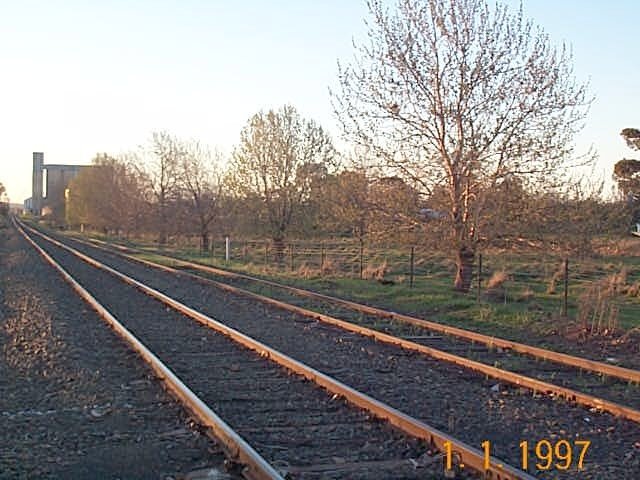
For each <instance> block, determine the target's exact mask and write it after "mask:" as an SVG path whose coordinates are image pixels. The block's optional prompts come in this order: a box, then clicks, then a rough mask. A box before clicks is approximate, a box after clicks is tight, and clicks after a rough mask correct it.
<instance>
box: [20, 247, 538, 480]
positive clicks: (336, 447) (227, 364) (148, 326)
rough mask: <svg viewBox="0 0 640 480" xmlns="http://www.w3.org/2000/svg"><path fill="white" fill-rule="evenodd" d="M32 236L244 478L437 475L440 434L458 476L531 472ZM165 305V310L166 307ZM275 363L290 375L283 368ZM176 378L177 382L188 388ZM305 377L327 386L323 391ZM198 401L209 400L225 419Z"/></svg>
mask: <svg viewBox="0 0 640 480" xmlns="http://www.w3.org/2000/svg"><path fill="white" fill-rule="evenodd" d="M30 241H31V242H33V239H30ZM33 244H34V246H35V247H36V248H37V249H38V250H39V251H40V252H41V254H42V255H43V256H44V257H45V258H46V259H47V260H48V261H49V262H50V263H52V264H53V265H64V267H62V266H58V267H57V268H58V269H59V271H60V273H61V274H62V275H63V277H65V280H67V281H68V282H69V283H71V284H72V285H73V286H74V289H75V290H76V291H77V292H79V293H80V294H81V295H82V296H83V298H85V300H87V301H88V302H90V303H91V305H92V306H93V307H94V308H95V309H96V310H97V311H98V312H99V313H100V314H101V315H102V316H103V318H105V319H106V320H107V321H108V322H109V323H110V324H111V325H112V326H113V327H114V329H116V331H117V332H118V333H119V334H120V335H121V336H122V337H123V338H125V339H126V340H127V341H128V342H129V343H130V344H131V345H132V346H133V347H134V348H135V349H136V350H137V351H138V353H140V355H141V356H142V357H143V358H145V359H146V360H147V361H148V362H150V364H151V365H152V368H153V369H154V370H155V371H156V374H157V375H158V376H160V377H161V378H163V379H164V380H165V382H168V383H169V385H170V389H171V391H172V392H173V393H174V395H175V396H177V397H178V398H179V399H180V400H182V401H183V402H184V403H185V404H186V405H187V406H188V408H189V409H190V410H191V411H193V412H194V413H195V414H196V415H197V416H198V418H199V419H200V421H201V422H202V423H203V424H204V425H206V426H207V427H209V428H211V429H213V431H214V432H215V436H216V438H218V439H219V440H220V439H221V440H222V442H223V443H224V444H225V445H226V448H227V452H228V453H229V455H230V456H231V457H232V458H233V459H234V460H235V461H237V462H239V463H241V464H242V465H243V466H244V468H245V471H244V472H243V473H244V474H245V475H246V476H247V477H248V478H277V479H281V478H354V479H355V478H362V479H367V478H389V479H393V478H398V479H401V478H403V479H404V478H407V479H409V478H441V476H442V471H443V466H442V465H443V461H444V462H445V463H446V462H447V460H443V457H442V455H439V454H437V453H436V446H440V448H442V443H443V442H450V443H449V447H448V448H450V449H451V452H452V453H451V454H450V455H451V459H450V460H448V461H449V462H451V463H452V465H451V467H452V468H451V470H450V471H451V472H453V471H454V470H453V468H460V462H466V466H467V470H466V471H462V472H461V473H460V474H459V476H460V478H480V472H478V471H476V473H475V475H474V474H473V473H472V471H473V468H474V466H475V468H476V470H483V472H482V475H483V476H486V478H496V479H508V478H514V479H516V478H522V479H530V478H533V477H531V476H529V475H527V474H526V473H524V472H519V471H518V470H517V469H514V468H512V467H509V466H507V465H500V466H498V462H500V461H499V460H498V459H496V458H491V459H489V458H488V457H487V458H486V459H485V456H484V455H483V454H482V453H480V452H479V451H474V449H473V448H469V447H467V446H465V445H464V444H463V443H462V442H459V441H457V440H455V439H453V438H452V437H450V436H448V435H445V434H442V433H441V432H438V431H437V430H434V429H429V428H428V427H427V426H426V425H424V424H423V423H422V422H419V421H417V420H415V419H412V418H410V417H408V416H406V415H402V414H400V413H399V412H396V411H394V410H393V409H391V408H388V407H386V406H384V405H383V404H381V403H380V402H377V401H375V400H373V399H371V398H368V397H367V396H365V395H362V394H359V393H358V392H355V391H353V390H352V389H350V388H349V387H347V386H345V385H342V384H340V383H339V382H336V381H335V380H333V379H331V378H330V377H328V376H326V375H323V374H321V373H319V372H316V371H314V370H312V369H309V368H308V367H306V366H304V365H302V364H300V363H299V362H296V361H295V360H293V359H289V358H287V357H286V356H284V355H282V354H280V353H278V352H277V351H275V350H273V349H270V348H269V347H267V346H265V345H262V344H260V343H259V342H255V341H253V340H251V339H249V338H248V337H245V336H243V335H241V334H239V333H238V332H234V331H233V330H232V329H229V328H227V327H224V326H222V325H217V327H218V328H216V329H213V328H203V327H202V326H201V325H198V324H196V323H194V322H192V321H190V320H191V319H188V320H187V321H185V318H183V317H184V315H185V313H187V312H189V309H188V308H186V307H184V306H182V307H180V306H179V305H178V303H177V302H175V301H174V302H171V301H169V302H165V303H164V304H163V303H162V302H158V301H157V300H158V298H151V297H150V296H149V294H151V293H152V290H150V289H149V290H147V291H146V292H145V293H147V295H144V293H141V292H140V290H139V288H140V287H141V285H137V286H133V285H131V284H128V283H123V282H122V281H120V280H122V279H120V280H118V279H116V278H115V277H114V276H112V275H109V274H108V273H106V272H104V271H102V272H100V274H99V275H97V274H96V271H95V268H94V267H91V266H88V265H86V264H82V263H81V262H79V260H78V259H77V258H74V257H73V256H72V255H71V254H69V253H68V252H65V251H64V250H58V251H57V252H55V253H54V252H51V253H54V255H55V257H56V258H57V260H54V259H53V257H52V256H51V255H50V254H49V253H47V252H46V251H45V250H44V249H42V247H40V246H37V244H36V243H35V242H33ZM45 248H46V249H47V250H50V249H52V247H51V246H47V247H45ZM65 267H66V268H65ZM67 270H73V271H74V272H75V273H74V276H77V277H78V278H80V279H81V281H82V283H83V284H87V285H89V288H91V289H92V290H96V292H94V295H92V294H90V293H89V292H88V290H87V289H85V288H84V287H82V286H81V285H80V284H79V283H78V282H77V280H75V279H74V278H73V277H71V275H70V274H69V273H68V272H67ZM98 277H100V278H98ZM97 298H100V301H99V302H98V300H97ZM159 298H162V295H160V296H159ZM165 300H168V299H166V298H165ZM103 304H104V305H108V308H107V307H106V306H104V305H103ZM167 304H168V305H171V306H172V307H173V309H167V308H166V305H167ZM132 309H134V310H135V312H136V314H134V315H133V314H132V312H131V310H132ZM189 317H192V318H197V319H198V320H200V321H201V322H204V323H206V324H207V325H208V326H209V327H212V326H214V325H213V324H214V323H216V322H215V321H214V320H212V319H209V318H207V317H206V316H203V315H201V314H197V312H193V311H191V313H190V315H189ZM116 318H120V319H126V321H124V322H119V321H118V320H116ZM125 323H126V326H125V325H124V324H125ZM142 339H143V340H144V344H143V341H142ZM239 342H240V343H239ZM145 345H147V346H148V347H147V346H145ZM152 350H153V352H155V353H152ZM252 350H254V351H252ZM160 358H164V359H165V361H164V362H162V361H160ZM166 359H169V360H168V361H167V360H166ZM274 359H277V360H278V364H276V363H275V362H274V361H273V360H274ZM167 365H170V367H171V369H170V368H169V366H167ZM282 365H287V367H288V368H289V370H292V371H294V372H295V373H298V374H299V375H291V371H287V370H286V369H285V368H283V366H282ZM174 372H175V373H174ZM203 372H204V373H205V374H204V375H203ZM180 378H182V379H186V380H187V382H188V383H189V385H191V387H192V388H191V391H189V389H187V388H186V386H185V384H184V383H182V381H181V380H180ZM305 378H306V379H314V380H315V381H316V382H317V383H318V384H320V385H323V386H324V387H328V388H329V390H330V392H332V393H333V395H332V394H330V393H328V392H327V391H326V390H323V389H321V388H319V387H318V385H313V384H312V383H310V382H307V381H305ZM193 392H198V394H197V395H196V394H195V393H193ZM342 395H344V396H345V397H347V398H349V401H347V400H345V399H344V398H343V397H342ZM358 397H359V399H358V402H359V403H360V404H362V403H368V404H369V408H368V409H362V408H355V407H354V405H353V404H351V403H353V401H354V399H356V398H358ZM205 401H206V403H205ZM350 402H351V403H350ZM207 405H212V406H214V407H215V409H216V411H218V412H220V415H221V416H223V417H224V418H225V419H227V422H228V423H225V422H223V421H222V420H221V418H220V417H218V416H217V415H216V414H215V413H213V411H212V410H211V409H210V408H209V407H208V406H207ZM360 406H362V405H360ZM367 410H369V411H367ZM379 417H384V418H388V419H389V420H390V421H391V423H396V422H398V423H400V426H401V427H402V430H410V431H411V432H412V433H413V435H409V434H408V433H407V432H405V431H402V430H401V429H400V428H398V427H396V428H393V427H392V426H390V424H389V423H388V422H384V421H380V418H379ZM228 424H231V425H233V430H232V429H231V427H229V425H228ZM241 436H242V437H246V438H247V439H248V440H249V442H250V443H251V444H252V445H254V446H255V448H252V447H250V446H249V444H248V443H247V442H246V441H245V440H243V438H242V437H241ZM426 440H428V442H427V441H426ZM258 452H259V453H258ZM265 457H266V458H268V462H267V461H266V460H264V458H265ZM485 461H492V462H494V465H493V466H490V468H489V469H487V470H486V471H484V469H483V468H480V469H479V468H477V467H478V466H479V465H483V464H484V462H485ZM455 464H457V466H454V465H455ZM463 468H464V467H463Z"/></svg>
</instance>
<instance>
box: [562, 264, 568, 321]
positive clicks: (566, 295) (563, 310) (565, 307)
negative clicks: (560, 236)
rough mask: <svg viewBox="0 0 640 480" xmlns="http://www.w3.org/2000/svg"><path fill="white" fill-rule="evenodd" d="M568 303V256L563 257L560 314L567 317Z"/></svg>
mask: <svg viewBox="0 0 640 480" xmlns="http://www.w3.org/2000/svg"><path fill="white" fill-rule="evenodd" d="M568 304H569V257H566V258H565V259H564V301H563V302H562V316H563V317H565V318H567V307H568Z"/></svg>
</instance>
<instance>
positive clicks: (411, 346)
mask: <svg viewBox="0 0 640 480" xmlns="http://www.w3.org/2000/svg"><path fill="white" fill-rule="evenodd" d="M53 241H54V242H55V240H53ZM61 245H62V244H61ZM97 248H99V247H97ZM81 255H82V254H81ZM124 256H125V257H126V258H128V259H130V260H132V261H135V262H138V263H141V264H143V265H147V266H150V267H152V268H157V269H160V270H165V271H168V272H170V273H174V274H180V275H185V276H189V277H192V278H195V279H197V280H199V281H203V282H207V283H210V284H212V285H215V286H216V287H217V288H220V289H222V290H225V291H227V292H230V293H234V294H237V295H242V296H245V297H248V298H252V299H254V300H257V301H260V302H262V303H266V304H269V305H273V306H275V307H277V308H280V309H284V310H287V311H290V312H293V313H297V314H299V315H303V316H305V317H308V318H314V319H316V320H319V321H322V322H325V323H329V324H332V325H335V326H338V327H339V328H342V329H344V330H347V331H351V332H354V333H357V334H360V335H364V336H368V337H371V338H375V339H376V340H379V341H382V342H385V343H389V344H392V345H397V346H400V347H402V348H405V349H407V350H412V351H416V352H419V353H422V354H425V355H429V356H431V357H432V358H435V359H438V360H443V361H446V362H449V363H453V364H455V365H459V366H461V367H464V368H468V369H471V370H474V371H476V372H480V373H482V374H484V375H487V376H490V377H492V378H495V379H498V380H501V381H504V382H507V383H510V384H512V385H516V386H519V387H524V388H529V389H531V390H533V391H534V392H540V393H545V394H554V395H557V396H559V397H562V398H565V399H566V400H568V401H570V402H575V403H578V404H580V405H584V406H587V407H595V408H598V409H600V410H603V411H606V412H609V413H612V414H613V415H616V416H619V417H622V418H626V419H629V420H632V421H634V422H638V423H640V410H636V409H634V408H631V407H627V406H625V405H621V404H619V403H616V402H612V401H610V400H605V399H603V398H600V397H596V396H594V395H589V394H587V393H583V392H579V391H577V390H573V389H570V388H566V387H562V386H560V385H555V384H553V383H548V382H544V381H542V380H538V379H535V378H532V377H528V376H526V375H522V374H519V373H514V372H511V371H508V370H503V369H500V368H497V367H493V366H490V365H487V364H484V363H481V362H476V361H474V360H470V359H468V358H465V357H461V356H458V355H455V354H452V353H448V352H444V351H442V350H439V349H436V348H433V347H428V346H426V345H421V344H418V343H415V342H411V341H409V340H405V339H402V338H398V337H395V336H393V335H389V334H386V333H383V332H380V331H377V330H373V329H370V328H367V327H361V326H359V325H356V324H353V323H351V322H347V321H345V320H340V319H337V318H335V317H331V316H329V315H325V314H322V313H318V312H314V311H311V310H307V309H304V308H302V307H297V306H295V305H291V304H288V303H285V302H282V301H280V300H276V299H274V298H270V297H266V296H263V295H260V294H257V293H253V292H250V291H247V290H244V289H241V288H238V287H234V286H231V285H228V284H226V283H222V282H218V281H216V280H212V279H208V278H203V277H200V276H198V275H195V274H193V273H190V272H184V271H181V270H176V269H175V268H172V267H169V266H166V265H161V264H157V263H154V262H150V261H148V260H143V259H140V258H136V257H132V256H130V255H124ZM175 261H176V262H177V263H178V264H189V263H190V262H185V261H183V260H179V259H175ZM208 268H209V267H205V269H208ZM276 285H277V284H276ZM291 288H293V287H291ZM310 293H312V292H310ZM367 308H369V307H367ZM576 358H577V357H576ZM634 372H635V371H634Z"/></svg>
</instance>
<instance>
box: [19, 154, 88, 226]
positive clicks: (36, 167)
mask: <svg viewBox="0 0 640 480" xmlns="http://www.w3.org/2000/svg"><path fill="white" fill-rule="evenodd" d="M85 168H91V167H90V166H89V165H58V164H50V165H45V163H44V153H42V152H33V176H32V184H31V198H27V199H26V200H25V201H24V209H25V211H27V212H29V213H31V214H32V215H34V216H37V217H47V218H49V219H51V220H52V221H54V222H57V223H63V222H64V218H65V192H66V190H67V188H68V187H69V182H70V181H71V180H73V179H74V178H75V177H76V176H77V175H78V173H80V172H81V171H82V170H83V169H85Z"/></svg>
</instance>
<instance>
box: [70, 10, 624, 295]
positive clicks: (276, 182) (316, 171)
mask: <svg viewBox="0 0 640 480" xmlns="http://www.w3.org/2000/svg"><path fill="white" fill-rule="evenodd" d="M368 6H369V10H370V11H369V14H370V18H369V21H368V22H367V25H368V28H369V32H368V36H367V38H368V40H367V42H366V43H365V44H362V45H360V46H356V53H355V60H354V61H353V62H352V63H350V64H347V65H341V66H340V68H339V81H340V88H339V89H338V91H335V92H332V94H331V96H332V101H333V105H334V109H335V112H336V115H337V117H338V118H339V120H340V123H341V125H342V127H343V131H344V136H345V139H347V140H348V141H349V144H350V145H352V147H351V148H352V150H351V151H350V152H348V153H344V152H343V153H342V154H338V152H336V149H335V148H334V145H333V143H332V141H331V139H330V138H329V136H328V135H327V133H326V132H325V131H324V130H323V129H322V128H321V127H320V126H319V125H317V124H316V123H315V122H314V121H312V120H309V119H304V118H302V117H301V116H300V115H299V113H298V112H297V111H296V110H295V108H293V107H292V106H285V107H283V108H281V109H279V110H277V111H276V110H269V111H261V112H259V113H257V114H255V115H254V116H252V117H251V118H250V119H249V121H248V123H247V124H246V126H245V127H244V128H243V130H242V132H241V134H240V141H239V144H238V145H237V147H236V148H235V149H234V151H233V154H232V156H231V158H229V159H223V158H222V156H221V155H220V154H219V153H218V152H216V151H211V150H209V149H207V148H206V147H204V146H203V145H202V144H200V143H198V142H196V141H184V140H181V139H178V138H176V137H174V136H172V135H170V134H168V133H166V132H160V133H155V134H154V135H153V137H152V139H151V142H150V144H149V145H148V146H147V147H146V148H145V149H142V150H140V151H138V152H135V153H132V154H130V155H128V156H126V157H123V158H113V157H111V156H108V155H101V156H99V157H97V158H96V160H95V162H94V163H95V165H96V168H94V169H89V170H86V171H85V172H83V173H82V174H81V175H80V176H79V177H78V178H77V179H76V180H75V181H74V182H73V185H72V186H71V190H70V192H71V194H70V199H69V209H68V220H69V222H70V223H73V224H78V223H84V224H91V225H92V226H94V227H97V228H104V229H110V230H116V231H119V232H124V233H131V232H136V231H137V232H155V233H156V234H157V235H158V240H159V241H160V242H161V243H164V242H166V241H167V238H168V236H169V235H175V234H179V233H184V232H194V231H195V232H197V233H198V234H199V235H200V236H201V238H202V245H203V247H205V248H207V247H208V244H209V238H210V234H211V232H217V233H232V232H233V233H234V234H242V235H252V236H258V235H269V236H270V237H271V238H272V239H273V242H274V244H275V246H276V251H277V252H280V253H281V252H282V248H283V245H284V240H285V238H286V237H287V236H289V235H292V234H295V235H298V236H301V235H305V236H309V235H312V236H319V235H329V234H333V235H355V236H356V237H358V238H359V239H361V240H363V239H364V238H365V237H369V236H372V235H385V234H387V235H388V234H390V233H393V235H395V236H396V237H397V238H398V239H401V238H403V239H406V240H408V241H418V240H419V241H422V242H430V243H434V244H435V243H438V244H440V245H445V246H446V247H447V248H448V250H449V251H450V252H451V253H452V254H453V257H454V258H455V261H456V264H457V274H456V278H455V287H456V288H457V289H459V290H463V291H465V290H468V288H469V286H470V282H471V277H472V266H473V259H474V256H475V254H476V252H477V249H478V248H479V247H480V246H481V245H482V244H483V243H487V242H496V241H505V239H507V238H515V237H523V236H525V237H528V238H531V237H545V238H546V237H547V236H548V232H554V234H559V233H561V232H562V233H564V234H566V237H567V238H570V239H573V240H575V239H576V238H578V239H579V240H583V239H584V238H586V236H587V233H589V232H592V231H593V232H595V231H602V230H603V229H605V228H607V229H610V228H611V221H612V220H611V218H613V217H612V216H610V215H608V213H607V214H605V213H603V212H609V210H611V209H613V210H614V211H616V212H620V211H621V210H620V208H619V206H612V207H610V208H609V207H607V208H604V204H603V202H602V201H601V200H600V199H599V196H598V186H597V185H596V186H590V187H589V188H586V190H585V184H584V182H580V181H576V180H571V179H575V174H572V173H571V171H572V169H573V168H574V167H577V166H584V165H586V164H588V163H589V162H590V161H592V159H593V158H592V156H591V155H587V156H583V157H581V158H578V159H577V160H576V155H575V153H574V151H573V144H572V139H573V136H574V134H575V133H576V132H577V131H578V129H579V128H580V126H581V123H582V121H583V120H584V118H585V115H586V113H587V110H588V107H589V105H590V103H591V97H590V96H589V94H588V91H587V86H586V84H584V83H580V82H578V81H577V80H576V79H575V78H574V76H573V71H572V58H571V54H570V50H569V49H568V48H565V47H564V46H561V47H556V46H554V45H553V44H552V43H551V42H550V40H549V38H548V36H547V35H546V34H545V33H544V32H543V31H542V30H541V29H539V28H538V27H536V26H535V25H533V24H532V23H531V22H530V21H528V20H526V19H525V18H524V17H523V13H522V9H520V10H519V11H517V12H515V13H512V12H511V11H510V10H509V9H508V8H507V7H506V6H504V5H502V4H499V3H498V4H496V5H493V4H491V5H490V4H489V3H488V2H487V1H486V0H398V3H397V5H396V7H395V8H389V7H388V6H387V5H386V2H383V0H370V1H369V2H368ZM620 169H621V170H622V169H623V167H620ZM619 173H620V172H618V171H616V174H619ZM619 176H620V175H619ZM616 218H617V217H616Z"/></svg>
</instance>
